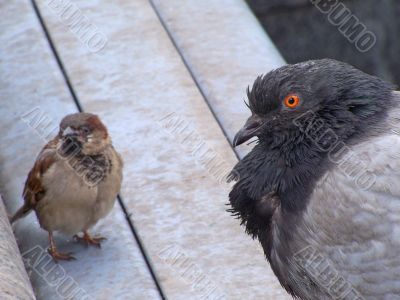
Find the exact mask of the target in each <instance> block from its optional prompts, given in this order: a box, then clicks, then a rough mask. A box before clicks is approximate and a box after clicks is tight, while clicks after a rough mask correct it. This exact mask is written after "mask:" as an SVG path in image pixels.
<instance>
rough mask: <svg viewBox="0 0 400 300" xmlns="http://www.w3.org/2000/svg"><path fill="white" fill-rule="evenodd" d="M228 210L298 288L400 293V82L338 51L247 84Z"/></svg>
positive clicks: (324, 292)
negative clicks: (337, 55) (240, 151)
mask: <svg viewBox="0 0 400 300" xmlns="http://www.w3.org/2000/svg"><path fill="white" fill-rule="evenodd" d="M247 98H248V103H247V102H245V103H246V105H247V106H248V107H249V109H250V111H251V116H250V117H249V118H248V120H247V121H246V122H245V125H244V126H243V127H242V128H241V129H240V130H239V131H238V132H237V134H236V135H235V137H234V139H233V146H234V147H236V146H239V145H241V144H243V143H245V142H248V141H250V140H253V139H254V140H255V141H256V144H255V146H254V147H253V148H252V150H251V151H250V152H249V153H248V154H246V155H245V156H244V157H243V159H241V160H240V161H239V162H238V163H237V164H236V165H235V166H234V168H233V170H232V172H231V173H230V175H229V176H228V181H232V183H233V186H232V188H231V191H230V193H229V203H228V205H229V206H230V207H229V209H228V211H229V212H230V213H232V214H233V215H234V216H235V217H237V218H238V219H239V220H240V222H241V225H243V226H244V228H245V231H246V233H247V234H249V235H250V236H252V237H253V238H254V239H257V240H258V241H259V242H260V244H261V246H262V248H263V252H264V255H265V257H266V259H267V261H268V262H269V264H270V266H271V269H272V270H273V272H274V274H275V275H276V277H277V279H278V280H279V282H280V284H281V286H282V287H283V288H284V289H285V290H286V291H287V292H288V293H289V294H290V295H291V296H292V297H293V298H294V299H319V300H320V299H400V255H399V254H398V250H399V249H400V136H399V130H398V129H399V128H400V108H399V106H400V93H399V92H397V91H396V86H394V85H393V84H391V83H388V82H386V81H384V80H382V79H380V78H378V77H375V76H372V75H369V74H366V73H364V72H363V71H361V70H359V69H357V68H355V67H353V66H351V65H349V64H347V63H344V62H340V61H337V60H333V59H318V60H309V61H304V62H299V63H296V64H287V65H284V66H282V67H279V68H277V69H274V70H272V71H270V72H268V73H266V74H263V75H260V76H258V77H257V78H256V80H255V81H254V83H253V84H252V86H251V88H250V87H248V88H247Z"/></svg>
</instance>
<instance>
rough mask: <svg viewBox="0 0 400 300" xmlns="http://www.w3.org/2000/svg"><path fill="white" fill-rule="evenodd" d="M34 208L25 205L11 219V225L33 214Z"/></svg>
mask: <svg viewBox="0 0 400 300" xmlns="http://www.w3.org/2000/svg"><path fill="white" fill-rule="evenodd" d="M31 210H32V208H31V207H29V206H26V205H23V206H22V207H21V208H20V209H18V210H17V212H16V213H15V214H14V215H13V216H12V217H11V218H10V223H11V224H12V223H14V222H15V221H16V220H18V219H20V218H23V217H25V216H26V215H28V214H29V213H30V212H31Z"/></svg>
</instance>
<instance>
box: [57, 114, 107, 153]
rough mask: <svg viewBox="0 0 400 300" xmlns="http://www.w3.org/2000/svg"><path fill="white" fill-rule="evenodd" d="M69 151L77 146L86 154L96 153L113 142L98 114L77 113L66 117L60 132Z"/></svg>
mask: <svg viewBox="0 0 400 300" xmlns="http://www.w3.org/2000/svg"><path fill="white" fill-rule="evenodd" d="M58 136H59V138H60V139H61V141H62V143H63V147H66V149H68V152H69V151H74V150H75V149H76V148H77V147H79V149H80V150H81V151H82V153H83V154H85V155H96V154H98V153H100V152H101V151H103V150H104V148H105V147H107V146H108V145H109V144H110V143H111V139H110V137H109V135H108V132H107V128H106V127H105V126H104V124H103V123H102V122H101V121H100V119H99V117H98V116H97V115H94V114H91V113H75V114H71V115H67V116H66V117H64V118H63V119H62V121H61V123H60V131H59V134H58Z"/></svg>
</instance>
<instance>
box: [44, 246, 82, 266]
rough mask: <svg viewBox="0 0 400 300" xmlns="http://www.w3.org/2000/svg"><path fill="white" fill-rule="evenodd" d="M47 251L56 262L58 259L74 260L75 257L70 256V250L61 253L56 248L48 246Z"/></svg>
mask: <svg viewBox="0 0 400 300" xmlns="http://www.w3.org/2000/svg"><path fill="white" fill-rule="evenodd" d="M47 252H48V253H49V254H50V255H51V257H53V259H54V261H55V262H56V263H57V262H58V261H60V260H67V261H70V260H75V259H76V258H75V257H73V256H72V252H67V253H62V252H58V250H57V249H55V248H52V247H49V248H48V249H47Z"/></svg>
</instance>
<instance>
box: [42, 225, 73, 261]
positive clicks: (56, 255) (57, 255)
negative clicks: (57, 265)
mask: <svg viewBox="0 0 400 300" xmlns="http://www.w3.org/2000/svg"><path fill="white" fill-rule="evenodd" d="M49 240H50V247H49V248H48V249H47V252H49V254H50V255H51V257H53V259H54V261H55V262H58V261H59V260H74V259H75V257H73V256H72V253H71V252H67V253H62V252H58V250H57V247H56V243H55V242H54V238H53V234H52V233H51V232H49Z"/></svg>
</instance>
